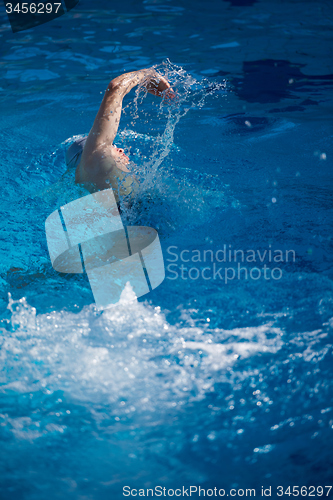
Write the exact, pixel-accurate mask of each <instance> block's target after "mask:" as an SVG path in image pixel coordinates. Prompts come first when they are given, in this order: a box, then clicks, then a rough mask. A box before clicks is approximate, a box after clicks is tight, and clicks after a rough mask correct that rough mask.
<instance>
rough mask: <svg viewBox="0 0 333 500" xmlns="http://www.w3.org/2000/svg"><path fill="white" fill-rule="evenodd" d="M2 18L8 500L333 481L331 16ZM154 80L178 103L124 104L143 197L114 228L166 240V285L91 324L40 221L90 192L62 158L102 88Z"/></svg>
mask: <svg viewBox="0 0 333 500" xmlns="http://www.w3.org/2000/svg"><path fill="white" fill-rule="evenodd" d="M0 16H1V31H0V41H1V65H0V73H1V84H0V87H1V88H0V99H1V109H2V113H1V117H0V142H1V148H0V157H1V168H2V196H1V198H0V209H1V214H2V216H1V246H0V255H1V259H0V283H1V294H0V306H1V334H0V347H1V351H0V441H1V453H0V492H1V493H0V497H1V498H4V499H6V500H7V499H15V500H17V499H25V500H45V499H46V498H48V499H50V500H56V499H64V498H66V499H68V500H69V499H71V500H72V499H73V500H74V499H75V500H79V499H80V500H82V499H94V500H95V499H96V500H97V499H98V500H104V499H116V500H118V499H120V498H123V494H122V493H123V491H122V488H123V487H124V486H126V485H128V486H130V487H131V488H148V487H154V486H158V485H160V486H162V487H163V486H164V487H167V488H174V489H176V488H178V487H182V486H183V485H184V486H190V485H197V486H199V485H200V486H201V487H202V488H206V489H207V488H214V487H217V488H225V490H226V491H229V489H230V488H244V489H245V488H255V489H256V491H257V496H260V489H261V486H265V487H266V488H267V487H269V486H272V488H273V493H272V498H278V497H277V494H276V487H277V486H279V485H280V486H281V485H282V486H283V487H284V488H286V487H287V486H289V485H291V486H293V485H299V486H303V485H304V486H307V487H309V486H311V485H312V486H316V487H317V486H325V485H330V484H332V480H333V458H332V457H333V454H332V447H333V383H332V366H333V363H332V362H333V357H332V343H333V334H332V328H333V296H332V288H333V287H332V277H333V275H332V177H333V170H332V154H333V149H332V120H331V115H332V78H333V71H332V4H331V2H329V1H323V0H321V1H319V2H317V1H306V2H304V1H296V0H295V1H289V2H284V1H283V2H281V1H278V0H276V1H270V0H268V1H265V2H264V1H261V0H258V1H255V0H229V1H223V0H220V1H217V0H212V1H209V2H203V1H200V2H199V1H198V0H195V1H192V2H189V1H188V0H144V1H134V0H133V1H129V0H124V1H122V2H120V1H114V2H106V1H102V0H100V1H94V2H89V1H88V0H81V1H80V3H79V5H78V6H77V7H75V8H74V9H73V10H72V11H71V12H69V13H67V14H66V15H64V16H62V17H60V18H59V19H56V20H54V21H52V22H49V23H47V24H44V25H42V26H39V27H36V28H34V29H30V30H27V31H23V32H20V33H15V34H13V33H12V32H11V30H10V26H9V23H8V20H7V18H6V14H5V11H4V9H2V10H1V12H0ZM152 65H156V66H157V68H158V69H159V70H160V71H161V72H162V73H163V74H165V75H166V76H167V77H168V78H169V79H170V82H171V83H172V86H173V88H174V89H175V90H177V93H178V97H179V98H178V101H177V102H174V103H172V104H171V105H169V104H167V103H166V102H164V101H160V100H159V99H157V98H154V97H153V96H151V95H147V96H146V95H145V93H144V92H140V93H138V94H135V92H134V91H132V93H131V94H129V95H128V96H127V97H126V98H125V101H124V112H123V115H122V118H121V123H120V128H119V133H118V136H117V138H116V141H115V142H116V144H117V146H122V147H124V148H125V151H127V152H129V153H130V158H131V160H132V162H133V169H134V170H135V171H136V174H137V176H138V177H139V178H140V181H141V192H140V196H138V199H137V200H136V201H135V203H134V205H133V206H132V207H131V208H128V209H127V210H125V211H124V212H123V213H122V217H123V220H124V223H127V224H131V225H146V226H150V227H153V228H155V229H156V230H157V231H158V234H159V238H160V242H161V247H162V251H163V255H164V261H165V267H166V278H165V280H164V282H163V283H162V284H161V285H160V286H159V287H158V288H156V289H155V290H154V291H152V292H151V293H149V295H146V296H144V297H141V298H140V299H138V300H133V292H132V291H131V289H130V288H126V290H125V292H124V294H123V296H122V299H121V302H120V303H119V305H118V306H117V307H116V308H113V309H109V310H105V311H104V312H103V311H100V310H98V309H97V308H96V307H95V305H94V301H93V296H92V292H91V290H90V286H89V283H88V280H87V278H86V276H85V275H69V274H59V273H57V272H56V271H54V270H53V269H52V267H51V263H50V259H49V255H48V250H47V244H46V237H45V226H44V224H45V220H46V218H47V216H48V215H49V214H50V213H51V212H53V211H54V210H55V209H57V208H58V207H59V206H61V205H62V204H65V203H67V202H69V201H71V200H73V199H76V198H78V197H80V196H84V195H85V194H87V193H86V192H85V191H84V189H83V188H78V187H77V186H75V185H74V173H73V172H71V171H66V165H65V161H64V152H65V150H66V147H67V146H68V144H70V143H71V142H72V141H73V140H74V138H75V137H76V136H80V135H84V134H87V133H88V132H89V130H90V127H91V125H92V122H93V119H94V117H95V114H96V112H97V109H98V107H99V104H100V101H101V99H102V96H103V94H104V91H105V88H106V86H107V84H108V83H109V81H110V80H111V79H112V78H114V77H115V76H117V75H119V74H121V73H123V72H125V71H132V70H136V69H141V68H143V67H150V66H152ZM235 250H238V251H239V252H238V253H237V254H236V258H234V253H233V252H234V251H235ZM229 251H231V254H230V256H231V257H230V258H229ZM288 252H289V253H288ZM238 264H239V266H240V268H242V269H239V268H238ZM264 265H265V266H266V271H263V268H264ZM226 268H227V269H228V270H227V271H226ZM255 268H256V269H255ZM274 269H275V271H273V270H274ZM251 273H252V274H251ZM264 273H266V274H264ZM272 273H273V274H272ZM246 274H247V279H246ZM9 294H10V295H9ZM274 495H275V496H274Z"/></svg>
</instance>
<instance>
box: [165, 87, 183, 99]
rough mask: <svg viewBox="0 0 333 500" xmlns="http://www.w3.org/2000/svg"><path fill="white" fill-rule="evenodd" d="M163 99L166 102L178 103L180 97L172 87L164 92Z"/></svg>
mask: <svg viewBox="0 0 333 500" xmlns="http://www.w3.org/2000/svg"><path fill="white" fill-rule="evenodd" d="M162 97H163V99H164V100H165V101H177V100H178V98H179V96H178V94H177V92H175V91H174V90H173V89H172V88H171V87H169V88H168V89H166V90H164V91H163V92H162Z"/></svg>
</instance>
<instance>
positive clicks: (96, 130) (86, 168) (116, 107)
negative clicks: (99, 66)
mask: <svg viewBox="0 0 333 500" xmlns="http://www.w3.org/2000/svg"><path fill="white" fill-rule="evenodd" d="M136 85H142V86H144V87H145V88H146V89H147V91H148V92H149V93H151V94H153V95H158V96H162V95H163V93H164V92H165V91H167V92H166V93H167V94H170V95H168V97H172V96H173V91H172V89H171V87H170V84H169V83H168V81H167V80H166V79H165V78H164V77H163V76H161V75H160V74H159V73H157V72H156V71H155V70H154V69H153V68H149V69H142V70H139V71H133V72H131V73H124V74H123V75H120V76H117V78H114V79H113V80H111V82H110V83H109V85H108V87H107V89H106V92H105V94H104V97H103V100H102V103H101V105H100V108H99V110H98V113H97V115H96V118H95V121H94V123H93V126H92V128H91V130H90V132H89V135H88V137H87V141H86V143H85V146H84V149H83V152H82V157H81V161H80V164H79V166H78V167H77V170H76V177H75V180H76V182H78V183H83V184H89V183H90V184H93V185H94V186H95V187H96V188H97V189H105V188H107V187H109V184H111V185H112V186H113V187H114V188H116V185H117V182H116V181H115V178H114V175H113V172H114V171H115V168H118V169H120V170H122V171H123V172H128V169H127V167H126V164H127V163H128V161H129V158H128V157H127V156H126V155H125V153H124V151H123V150H122V149H120V148H116V147H113V146H112V144H113V141H114V138H115V136H116V134H117V131H118V126H119V122H120V116H121V111H122V103H123V98H124V97H125V95H126V94H128V92H130V90H132V88H133V87H135V86H136ZM168 89H170V91H168ZM93 189H94V188H93Z"/></svg>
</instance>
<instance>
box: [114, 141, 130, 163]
mask: <svg viewBox="0 0 333 500" xmlns="http://www.w3.org/2000/svg"><path fill="white" fill-rule="evenodd" d="M112 146H113V147H112V155H113V157H114V159H115V160H116V163H120V164H121V165H127V164H128V163H129V161H130V159H129V157H128V156H127V155H125V153H124V150H123V149H122V148H117V146H115V145H114V144H112Z"/></svg>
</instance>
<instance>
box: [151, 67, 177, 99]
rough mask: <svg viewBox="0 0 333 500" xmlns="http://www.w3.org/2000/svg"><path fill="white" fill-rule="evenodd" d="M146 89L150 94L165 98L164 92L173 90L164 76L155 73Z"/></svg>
mask: <svg viewBox="0 0 333 500" xmlns="http://www.w3.org/2000/svg"><path fill="white" fill-rule="evenodd" d="M146 89H147V90H148V92H149V93H150V94H153V95H157V96H160V97H163V96H164V95H165V94H164V92H165V91H166V90H168V89H171V87H170V83H169V82H168V81H167V80H166V79H165V78H164V76H162V75H160V74H159V73H157V72H154V74H153V75H152V76H151V77H150V78H149V81H148V82H147V83H146ZM171 90H172V89H171Z"/></svg>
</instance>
